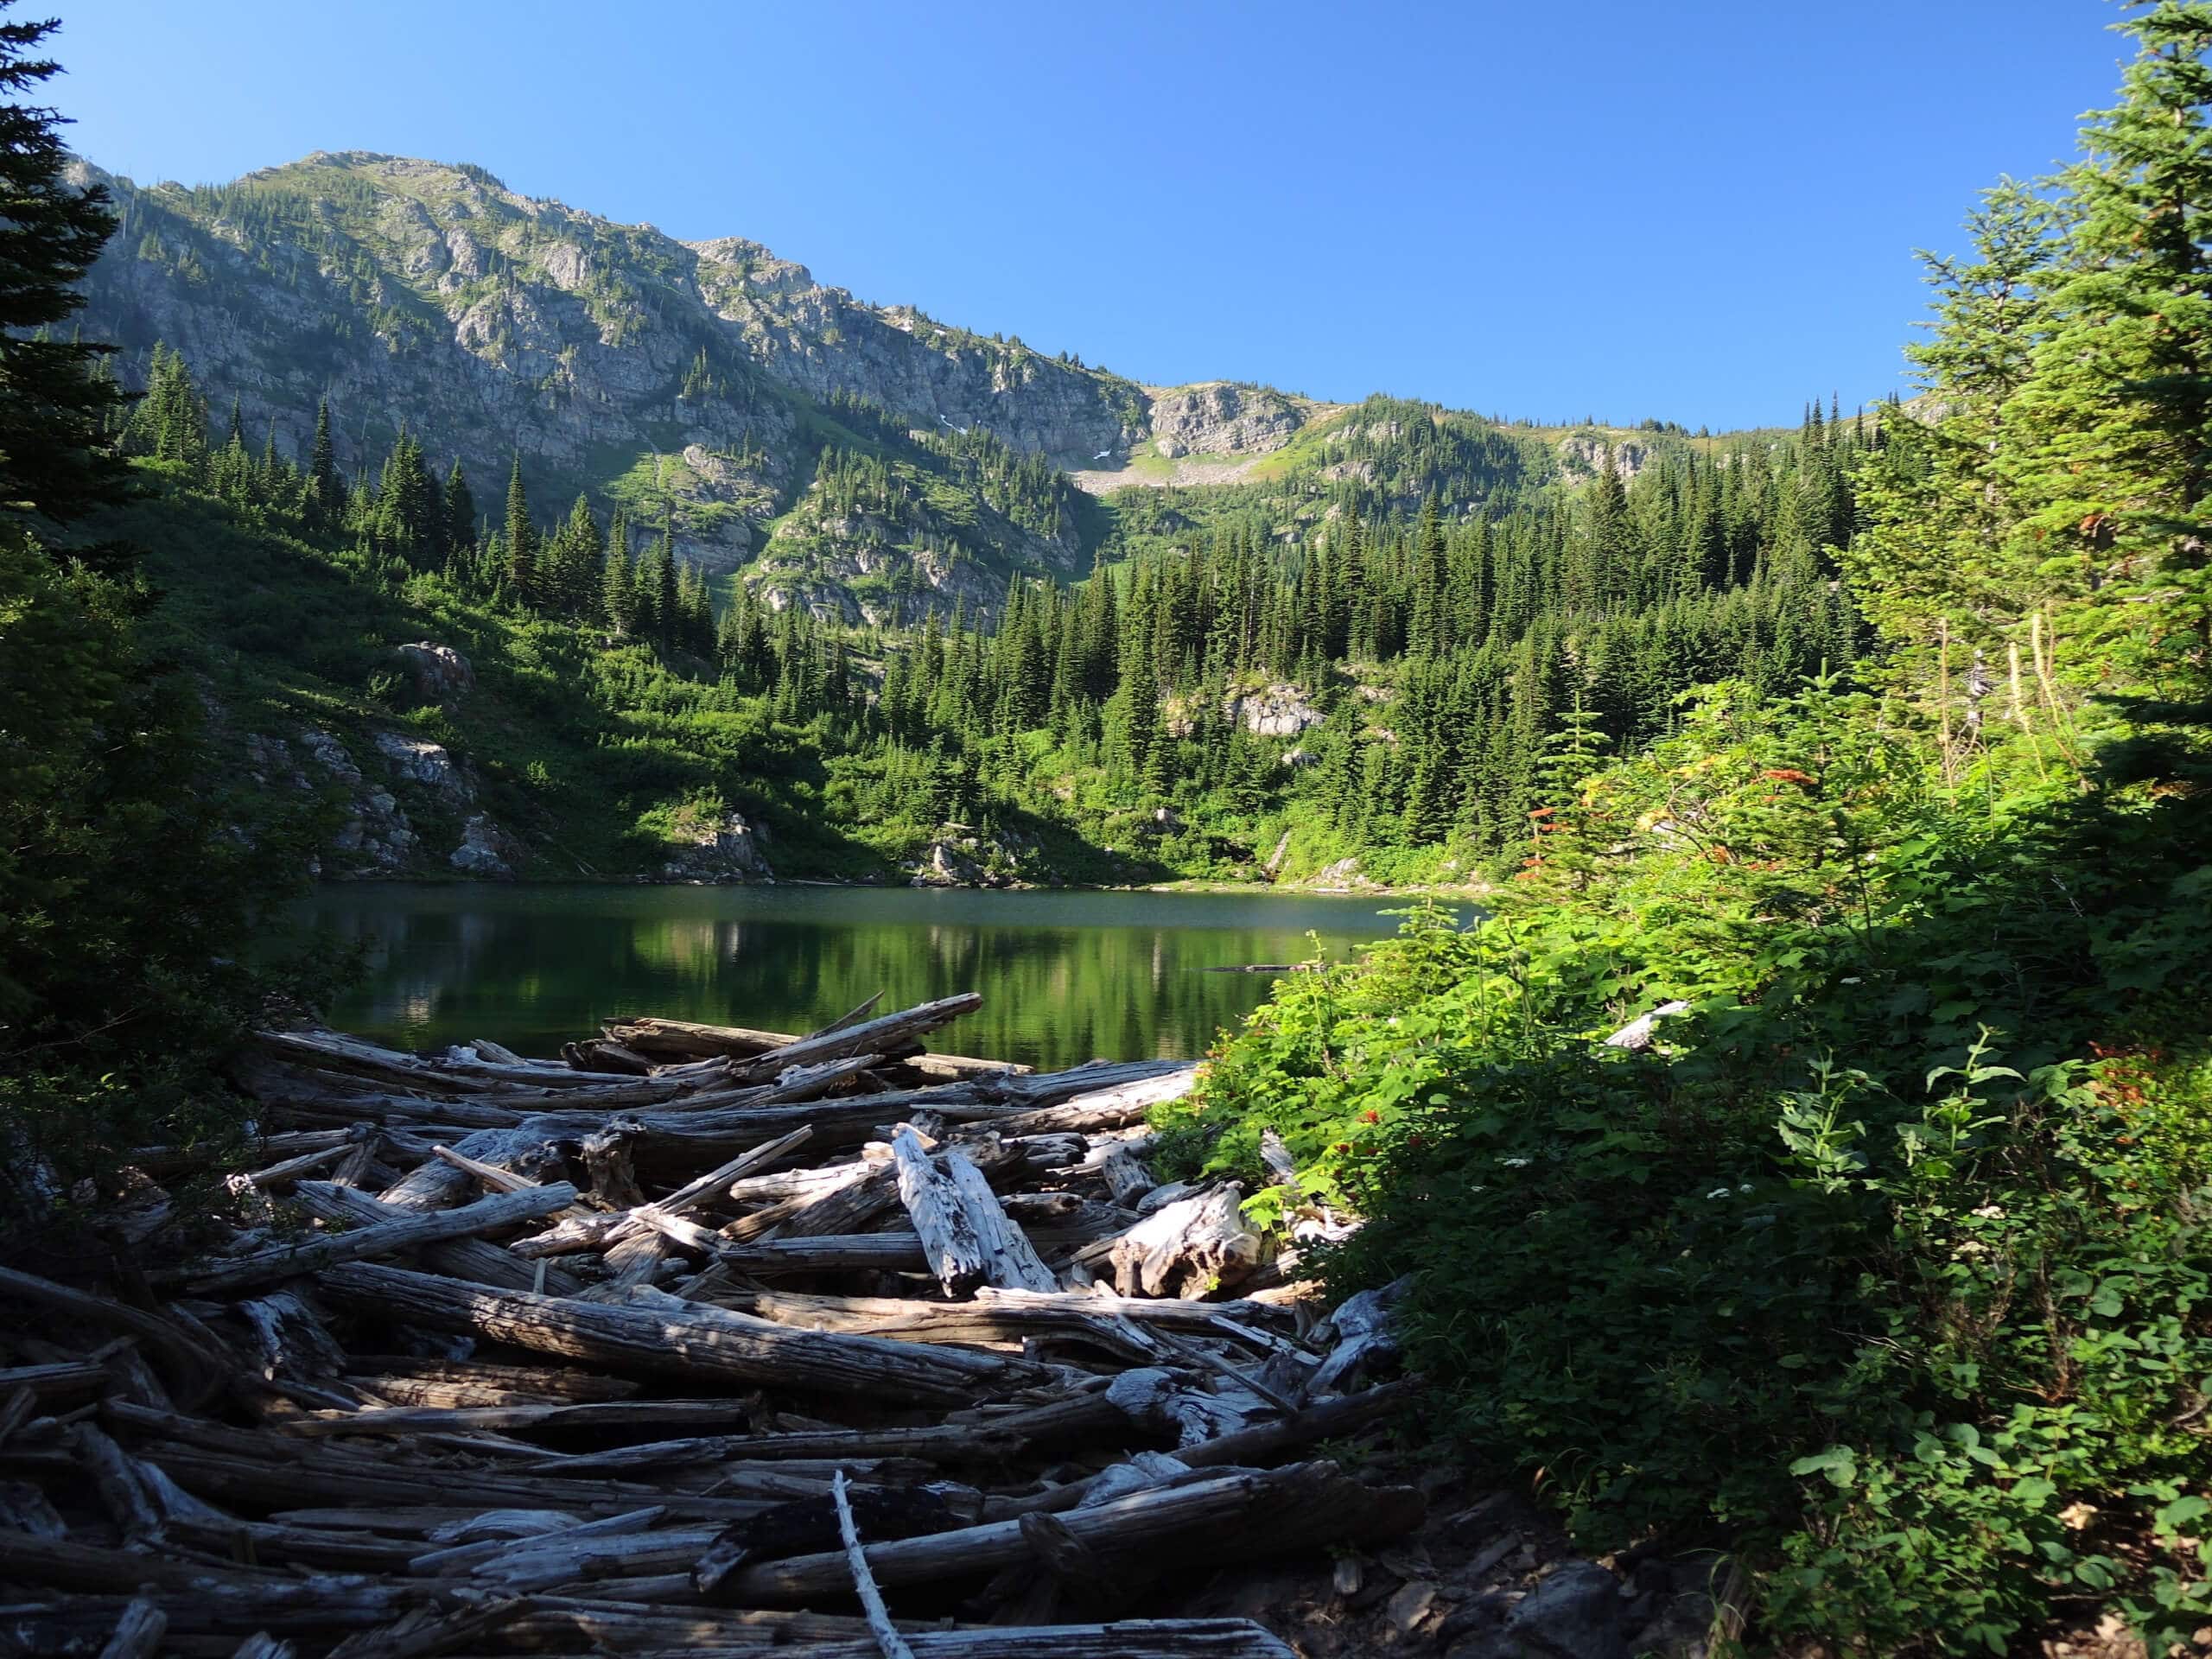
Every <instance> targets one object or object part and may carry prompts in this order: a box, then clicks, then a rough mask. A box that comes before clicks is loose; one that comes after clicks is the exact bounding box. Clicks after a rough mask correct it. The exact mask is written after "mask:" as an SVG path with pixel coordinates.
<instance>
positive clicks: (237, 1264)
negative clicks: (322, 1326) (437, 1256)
mask: <svg viewBox="0 0 2212 1659" xmlns="http://www.w3.org/2000/svg"><path fill="white" fill-rule="evenodd" d="M575 1198H576V1189H575V1187H573V1186H571V1185H569V1184H568V1183H567V1182H566V1181H559V1182H556V1183H555V1184H554V1185H550V1186H540V1187H531V1188H528V1189H526V1190H524V1191H523V1192H494V1193H493V1194H492V1195H491V1196H489V1197H488V1198H480V1199H478V1200H477V1201H476V1202H475V1203H474V1204H469V1205H462V1206H461V1208H460V1209H458V1210H432V1211H423V1212H419V1213H416V1214H412V1215H409V1214H400V1215H398V1216H397V1217H395V1218H394V1219H392V1220H391V1221H387V1222H385V1223H384V1224H381V1225H379V1226H375V1227H357V1228H355V1229H354V1230H352V1231H351V1232H344V1233H326V1234H324V1235H322V1236H320V1237H317V1238H310V1239H305V1240H302V1241H301V1242H299V1243H290V1244H278V1245H273V1246H271V1247H270V1249H264V1250H256V1251H255V1252H253V1254H251V1255H245V1256H241V1257H238V1259H237V1260H235V1261H230V1262H214V1263H212V1264H210V1265H208V1266H207V1267H204V1268H200V1269H199V1270H197V1271H195V1272H193V1273H191V1274H188V1276H187V1278H186V1280H185V1284H186V1286H187V1287H188V1288H189V1289H191V1290H192V1291H194V1292H195V1293H196V1294H200V1295H207V1294H213V1293H214V1292H217V1291H225V1290H235V1289H237V1288H238V1287H240V1286H243V1285H258V1284H267V1283H269V1282H270V1281H273V1280H277V1279H291V1278H296V1277H298V1276H299V1275H300V1274H307V1273H315V1272H319V1271H321V1269H322V1268H327V1267H330V1266H332V1265H333V1264H334V1263H338V1262H358V1261H359V1260H360V1259H361V1258H362V1257H364V1256H371V1255H393V1254H395V1253H396V1252H398V1251H402V1250H411V1249H416V1248H417V1247H418V1246H421V1245H424V1244H436V1243H443V1242H444V1241H445V1240H447V1239H453V1238H468V1237H474V1236H478V1235H480V1234H483V1233H489V1232H496V1231H498V1230H499V1229H501V1228H505V1227H514V1226H518V1225H520V1224H522V1223H524V1222H526V1221H531V1220H534V1219H536V1218H537V1217H540V1216H548V1215H550V1214H552V1213H553V1212H554V1211H556V1210H561V1209H564V1208H566V1207H567V1206H568V1205H571V1204H573V1203H575Z"/></svg>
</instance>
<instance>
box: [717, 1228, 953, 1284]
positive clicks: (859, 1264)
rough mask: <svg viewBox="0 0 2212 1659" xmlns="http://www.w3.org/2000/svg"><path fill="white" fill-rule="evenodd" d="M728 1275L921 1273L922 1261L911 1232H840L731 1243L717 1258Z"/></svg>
mask: <svg viewBox="0 0 2212 1659" xmlns="http://www.w3.org/2000/svg"><path fill="white" fill-rule="evenodd" d="M719 1259H720V1260H721V1262H722V1263H723V1265H724V1266H726V1267H728V1268H732V1269H733V1270H735V1271H738V1272H742V1273H748V1274H755V1275H760V1274H778V1273H846V1272H855V1271H864V1270H868V1269H873V1270H874V1271H877V1272H884V1273H904V1272H913V1273H921V1272H925V1271H926V1270H927V1268H928V1266H929V1261H928V1257H927V1256H926V1255H925V1253H924V1252H923V1249H922V1241H921V1238H920V1236H918V1235H917V1234H914V1233H904V1232H901V1233H846V1234H842V1235H839V1236H835V1237H830V1238H789V1239H785V1238H769V1239H762V1240H760V1241H759V1242H758V1243H751V1244H737V1245H733V1246H731V1247H730V1248H728V1249H725V1250H723V1251H722V1252H721V1256H720V1258H719Z"/></svg>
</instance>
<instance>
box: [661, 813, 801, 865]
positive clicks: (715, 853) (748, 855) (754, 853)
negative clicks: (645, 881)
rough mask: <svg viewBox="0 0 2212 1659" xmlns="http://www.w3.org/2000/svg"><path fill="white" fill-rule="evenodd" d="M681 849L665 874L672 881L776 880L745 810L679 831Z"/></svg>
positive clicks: (672, 858) (675, 854)
mask: <svg viewBox="0 0 2212 1659" xmlns="http://www.w3.org/2000/svg"><path fill="white" fill-rule="evenodd" d="M673 841H674V844H675V846H676V849H677V850H676V851H675V853H674V855H672V856H671V858H670V859H669V861H667V863H666V864H664V865H663V866H662V867H661V874H663V875H664V876H665V877H667V878H668V879H669V880H671V881H763V882H769V881H773V880H775V879H776V872H775V871H774V869H773V868H771V867H770V865H769V863H768V857H767V855H766V853H764V852H762V851H761V849H760V832H759V831H758V830H756V829H754V828H753V825H751V824H750V823H747V822H746V819H745V817H744V815H743V814H742V813H739V812H732V813H729V814H728V815H727V816H725V817H721V818H719V819H716V820H714V821H712V822H710V823H704V824H702V825H700V826H699V827H698V828H697V829H693V830H683V829H679V830H678V831H677V834H676V836H675V837H673Z"/></svg>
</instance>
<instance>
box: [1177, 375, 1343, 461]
mask: <svg viewBox="0 0 2212 1659" xmlns="http://www.w3.org/2000/svg"><path fill="white" fill-rule="evenodd" d="M1304 423H1305V417H1304V416H1302V415H1301V414H1300V412H1299V409H1298V406H1297V405H1296V404H1294V403H1292V402H1291V400H1290V399H1289V398H1287V397H1284V396H1283V395H1282V394H1281V392H1279V391H1269V390H1268V389H1267V388H1265V387H1262V386H1237V385H1230V384H1229V383H1227V382H1226V381H1218V380H1217V381H1213V382H1211V383H1209V384H1207V385H1196V386H1178V387H1176V388H1175V389H1174V390H1173V391H1161V392H1156V393H1154V395H1153V397H1152V400H1151V408H1150V410H1149V411H1148V419H1147V424H1148V425H1149V426H1150V428H1151V431H1152V439H1153V447H1154V448H1155V449H1157V450H1158V451H1159V452H1160V454H1162V455H1165V456H1166V458H1167V459H1168V460H1170V461H1173V460H1175V459H1177V458H1178V457H1179V456H1183V455H1231V454H1270V453H1272V452H1273V451H1274V450H1277V449H1280V448H1282V447H1283V445H1285V444H1286V443H1288V442H1290V441H1291V439H1292V438H1294V437H1295V436H1296V435H1298V429H1299V428H1300V426H1302V425H1303V424H1304Z"/></svg>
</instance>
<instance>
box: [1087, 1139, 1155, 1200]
mask: <svg viewBox="0 0 2212 1659" xmlns="http://www.w3.org/2000/svg"><path fill="white" fill-rule="evenodd" d="M1098 1173H1099V1175H1100V1177H1101V1178H1102V1179H1103V1180H1104V1181H1105V1183H1106V1190H1107V1191H1108V1192H1110V1193H1112V1194H1113V1195H1114V1202H1115V1203H1116V1204H1124V1205H1127V1204H1135V1202H1136V1201H1137V1200H1138V1199H1139V1198H1142V1197H1144V1195H1145V1194H1146V1193H1147V1192H1151V1191H1152V1189H1153V1188H1154V1187H1155V1186H1157V1185H1160V1183H1159V1182H1157V1181H1155V1180H1154V1179H1152V1172H1151V1171H1150V1170H1148V1169H1147V1168H1146V1167H1145V1166H1143V1165H1142V1164H1141V1163H1139V1162H1138V1161H1137V1159H1136V1154H1134V1153H1132V1152H1131V1151H1130V1150H1129V1149H1128V1147H1114V1148H1113V1149H1112V1150H1111V1151H1110V1152H1109V1153H1108V1154H1106V1157H1105V1160H1104V1161H1103V1163H1101V1164H1100V1165H1099V1166H1098Z"/></svg>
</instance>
